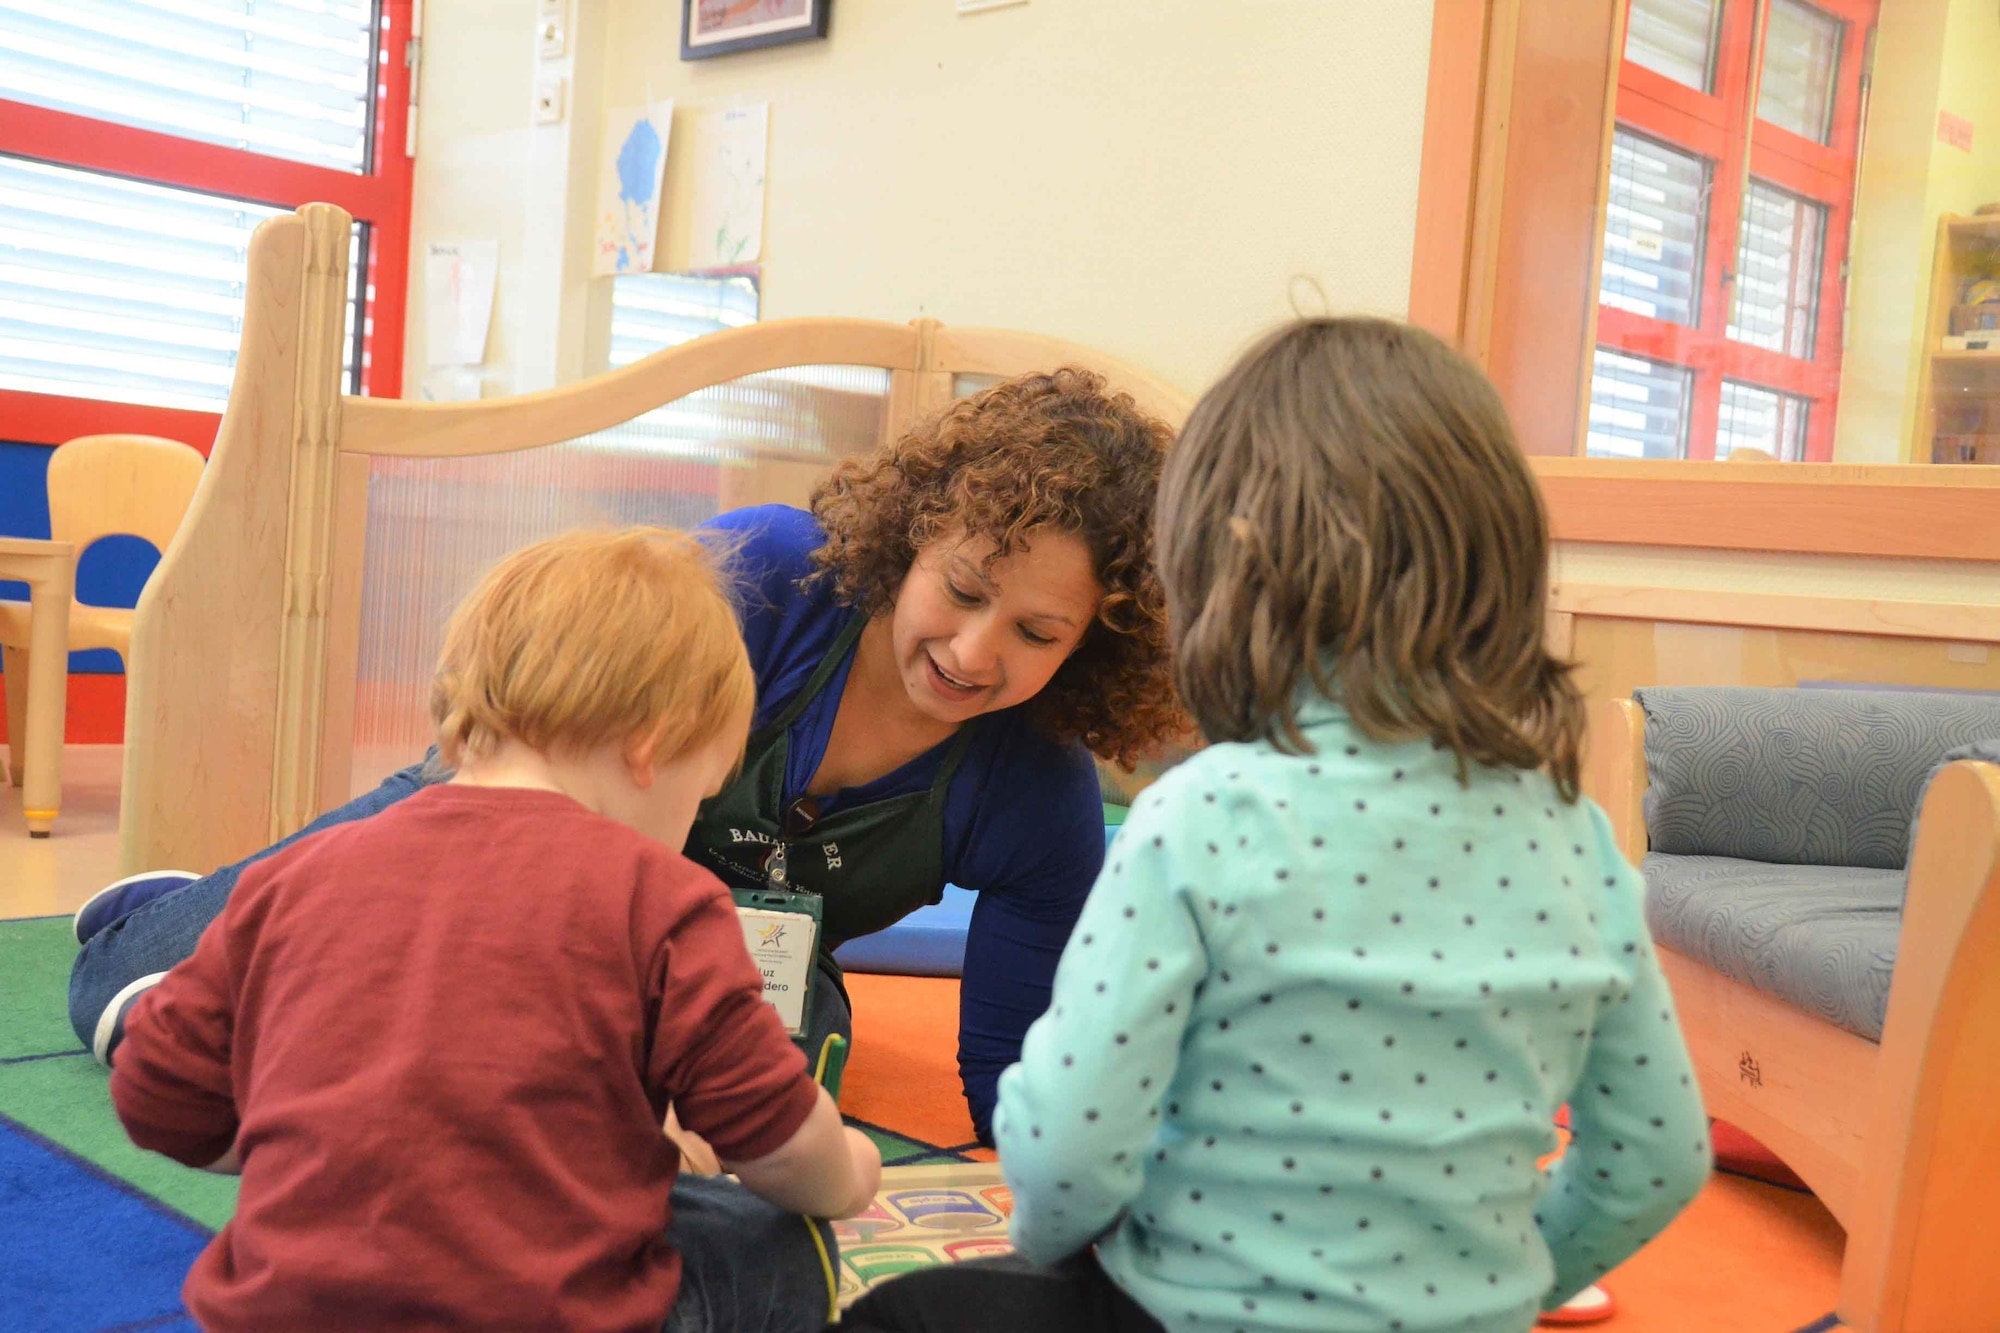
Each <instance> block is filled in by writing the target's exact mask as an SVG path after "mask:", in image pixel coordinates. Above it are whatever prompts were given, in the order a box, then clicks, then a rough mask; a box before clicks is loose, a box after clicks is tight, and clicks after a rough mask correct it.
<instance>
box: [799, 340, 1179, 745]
mask: <svg viewBox="0 0 2000 1333" xmlns="http://www.w3.org/2000/svg"><path fill="white" fill-rule="evenodd" d="M1172 439H1173V431H1172V429H1171V428H1170V427H1169V426H1168V425H1167V424H1166V423H1165V422H1163V421H1159V420H1157V419H1155V418H1153V417H1149V416H1147V415H1146V414H1145V413H1143V412H1141V411H1140V410H1139V408H1138V405H1137V404H1135V403H1134V402H1133V401H1132V398H1131V395H1129V394H1122V393H1120V394H1114V393H1111V392H1109V391H1108V390H1107V389H1106V387H1105V383H1104V378H1103V377H1102V376H1101V375H1096V374H1093V373H1092V372H1090V371H1088V370H1080V369H1077V368H1075V367H1064V368H1062V369H1060V370H1055V371H1051V372H1048V373H1036V374H1029V375H1021V376H1017V377H1016V378H1014V379H1011V380H1006V381H1004V382H1002V383H1000V384H996V385H994V386H993V387H991V388H989V389H985V390H982V391H980V392H979V393H975V394H973V395H971V396H970V397H968V398H963V399H960V400H959V401H958V402H956V403H953V404H952V405H951V406H950V407H948V408H946V409H945V410H944V411H943V412H942V413H940V414H938V415H937V416H935V417H932V418H930V419H928V420H926V421H922V422H919V423H917V424H916V425H915V426H912V427H911V428H910V429H909V431H908V432H907V433H905V434H904V435H903V437H902V438H901V439H899V440H896V441H895V442H894V443H891V444H887V445H884V446H883V447H881V448H879V449H876V450H874V451H873V452H871V453H867V454H860V455H856V456H854V457H852V458H847V459H844V460H842V461H841V463H840V465H839V466H838V467H837V468H835V469H834V473H833V476H832V477H830V478H829V479H828V480H826V481H825V482H823V483H821V484H820V486H819V487H818V488H816V489H815V490H814V491H813V497H812V512H813V516H814V517H815V518H817V519H818V520H819V524H820V526H821V527H822V528H823V529H825V531H826V545H824V546H822V547H820V548H819V550H817V551H815V552H814V553H813V563H814V564H815V565H816V566H817V567H818V568H817V570H816V572H815V573H814V574H813V576H812V577H813V578H815V579H821V578H825V579H831V580H832V581H833V587H834V596H835V597H836V598H837V599H838V600H839V601H841V602H842V603H844V604H846V605H849V606H854V607H858V608H860V609H861V610H863V611H866V612H868V613H869V614H871V615H873V614H876V613H879V612H881V611H885V610H887V609H888V608H889V607H890V606H891V605H893V604H894V603H895V600H896V594H897V591H898V590H899V589H900V588H901V587H902V586H903V579H904V578H905V576H907V575H908V574H909V572H910V567H911V565H912V564H914V563H915V561H916V558H917V553H918V552H919V551H921V550H922V549H923V548H924V547H926V546H928V545H929V544H930V543H931V542H933V541H935V540H937V539H938V538H939V537H940V536H942V535H944V534H946V533H949V532H956V531H962V532H963V533H964V534H965V535H966V536H968V537H985V538H988V539H990V540H991V541H992V542H993V543H994V551H993V554H992V556H991V557H989V563H990V561H991V560H998V559H1001V558H1002V557H1005V556H1007V555H1009V554H1011V553H1012V552H1013V551H1014V550H1015V549H1016V548H1018V547H1020V546H1021V545H1023V544H1024V543H1025V542H1027V541H1029V540H1032V538H1033V535H1034V534H1035V533H1036V532H1037V531H1039V530H1041V529H1043V528H1049V529H1052V530H1054V531H1057V532H1067V533H1072V534H1074V535H1076V536H1078V537H1080V538H1081V539H1082V540H1083V542H1084V544H1085V545H1086V546H1087V547H1088V548H1089V549H1090V558H1091V565H1092V568H1093V571H1094V572H1095V573H1096V575H1097V581H1098V584H1099V585H1100V586H1101V587H1102V588H1103V589H1104V600H1103V601H1102V602H1101V603H1100V604H1099V606H1098V608H1097V618H1096V620H1095V621H1094V622H1093V623H1092V624H1091V626H1090V628H1089V630H1088V631H1087V632H1086V633H1085V634H1084V637H1083V641H1082V642H1081V643H1080V644H1078V646H1077V649H1076V651H1075V652H1074V653H1072V654H1071V655H1070V657H1069V659H1068V660H1067V661H1065V662H1064V663H1063V664H1062V666H1061V667H1060V668H1058V669H1057V671H1056V674H1055V676H1054V677H1053V678H1052V679H1051V680H1050V681H1049V683H1048V684H1047V685H1046V686H1044V687H1043V689H1042V691H1041V692H1040V693H1039V694H1037V695H1036V696H1035V698H1034V699H1033V701H1032V702H1031V703H1030V704H1029V707H1030V708H1031V709H1032V713H1031V716H1032V717H1033V719H1034V721H1035V723H1036V725H1037V726H1038V727H1039V728H1040V730H1041V731H1042V732H1043V733H1044V734H1046V735H1048V736H1049V737H1050V738H1051V739H1053V740H1056V741H1058V742H1060V743H1065V744H1066V743H1068V742H1070V741H1081V742H1082V743H1083V745H1084V746H1085V748H1087V749H1088V750H1090V752H1091V753H1092V754H1095V755H1097V756H1098V757H1099V758H1101V759H1106V760H1110V761H1111V762H1113V763H1118V764H1123V765H1127V766H1130V765H1131V764H1133V763H1134V762H1136V761H1137V760H1138V759H1139V758H1140V757H1141V756H1142V755H1144V754H1146V753H1147V752H1148V751H1150V750H1151V749H1153V748H1154V747H1155V746H1156V745H1158V744H1159V743H1160V742H1162V741H1165V740H1168V739H1170V738H1173V737H1177V736H1180V735H1182V734H1184V733H1185V731H1186V730H1187V728H1188V726H1189V722H1188V719H1187V716H1186V715H1185V714H1184V713H1183V712H1182V711H1181V709H1180V705H1179V703H1178V702H1177V700H1176V698H1175V695H1174V685H1173V668H1172V664H1171V662H1170V660H1169V657H1168V650H1167V611H1166V595H1165V593H1164V592H1162V590H1161V588H1160V580H1159V575H1158V573H1157V571H1156V570H1155V569H1154V567H1153V555H1152V531H1153V502H1154V497H1155V493H1156V491H1157V490H1158V487H1159V480H1160V469H1161V466H1162V461H1163V459H1164V457H1165V453H1166V448H1167V445H1168V444H1169V443H1170V442H1171V441H1172Z"/></svg>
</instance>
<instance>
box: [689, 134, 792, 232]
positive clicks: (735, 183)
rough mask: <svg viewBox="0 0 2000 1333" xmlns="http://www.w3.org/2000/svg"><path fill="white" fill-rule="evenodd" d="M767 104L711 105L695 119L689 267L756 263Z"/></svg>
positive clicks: (761, 217)
mask: <svg viewBox="0 0 2000 1333" xmlns="http://www.w3.org/2000/svg"><path fill="white" fill-rule="evenodd" d="M770 123H771V106H770V103H768V102H759V103H757V104H756V105H755V106H745V107H732V108H730V109H729V110H727V111H711V112H708V113H707V114H705V115H703V116H702V117H701V118H700V119H698V120H696V121H695V124H694V152H695V164H694V171H695V177H694V197H693V199H692V201H691V202H690V205H689V214H690V224H691V227H692V237H691V240H690V241H689V245H688V267H689V268H692V269H709V268H728V267H729V266H731V265H733V264H754V263H756V262H757V259H758V257H759V256H760V255H762V254H763V251H764V149H765V144H766V142H767V139H768V135H769V130H770Z"/></svg>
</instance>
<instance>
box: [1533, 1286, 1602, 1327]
mask: <svg viewBox="0 0 2000 1333" xmlns="http://www.w3.org/2000/svg"><path fill="white" fill-rule="evenodd" d="M1617 1313H1618V1302H1617V1301H1616V1300H1615V1299H1613V1298H1612V1295H1611V1293H1610V1292H1608V1291H1606V1290H1605V1289H1604V1288H1602V1287H1599V1286H1589V1287H1585V1288H1584V1289H1583V1290H1582V1291H1579V1292H1578V1293H1577V1294H1576V1295H1574V1296H1572V1297H1570V1298H1569V1299H1568V1300H1567V1301H1564V1302H1563V1303H1562V1304H1561V1305H1559V1306H1557V1307H1556V1308H1555V1309H1553V1310H1544V1311H1542V1317H1541V1319H1540V1320H1538V1321H1537V1322H1539V1323H1540V1324H1541V1326H1542V1327H1544V1328H1573V1327H1575V1326H1576V1325H1579V1324H1601V1323H1603V1322H1604V1321H1605V1320H1607V1319H1609V1318H1611V1316H1612V1315H1615V1314H1617Z"/></svg>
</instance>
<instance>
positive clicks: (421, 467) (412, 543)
mask: <svg viewBox="0 0 2000 1333" xmlns="http://www.w3.org/2000/svg"><path fill="white" fill-rule="evenodd" d="M888 395H889V372H888V371H886V370H880V369H877V368H875V367H871V366H798V367H792V368H789V369H786V370H778V371H772V372H769V373H767V374H762V375H750V376H746V377H745V378H743V379H739V380H732V381H730V382H729V383H727V384H720V385H716V386H715V387H713V388H709V389H703V390H700V391H698V392H696V393H692V394H689V395H688V396H687V397H685V398H681V399H678V400H676V401H675V402H672V403H669V404H667V405H666V406H665V407H662V408H659V409H656V410H655V411H652V412H648V413H646V414H645V415H644V416H641V417H636V418H634V419H633V420H631V421H627V422H625V423H623V424H621V425H618V426H614V427H612V428H611V429H609V430H603V431H598V432H596V433H594V434H591V435H585V436H581V437H579V438H576V439H572V440H565V441H563V442H562V443H560V444H552V445H547V446H544V447H542V448H539V449H526V450H521V451H519V452H516V453H509V454H489V455H484V456H480V457H473V458H376V459H372V460H370V467H369V478H368V549H367V553H366V556H365V559H364V562H363V572H362V592H361V648H360V662H359V669H358V671H357V679H356V686H355V688H356V699H355V710H354V750H355V753H354V764H353V781H352V790H353V792H354V793H355V794H359V793H360V792H363V791H366V790H368V789H369V788H371V787H373V786H374V785H375V784H376V783H378V782H380V781H381V780H382V778H383V777H385V776H386V775H388V774H389V773H392V772H394V771H395V770H396V769H398V768H401V767H403V766H405V765H407V764H411V763H414V762H416V761H417V760H418V759H420V758H421V757H422V756H423V753H424V750H425V748H426V747H427V746H428V745H429V744H430V739H431V729H430V721H429V716H428V707H429V699H430V685H431V676H432V673H433V671H434V670H435V668H436V665H437V656H438V652H439V649H440V648H441V646H442V644H443V638H444V626H445V622H446V620H447V619H449V618H450V615H451V612H452V609H453V608H454V607H455V606H456V605H457V604H458V601H459V599H460V598H462V597H463V596H464V595H465V594H466V593H467V592H468V591H470V590H471V588H472V586H473V585H474V584H475V583H477V582H478V580H479V578H480V576H481V575H482V574H483V573H485V571H486V570H487V569H488V568H489V567H491V566H492V564H493V563H494V562H495V561H497V560H499V559H500V558H501V557H502V556H504V555H506V554H507V553H508V552H510V551H514V550H518V549H519V548H521V547H523V546H526V545H528V544H530V543H532V542H536V541H540V540H541V539H543V538H545V537H551V536H554V535H555V534H557V533H560V532H567V531H571V530H574V529H578V528H601V527H624V526H628V525H632V524H649V525H655V526H659V527H671V528H690V527H693V526H695V525H696V524H698V523H701V522H703V521H705V520H707V519H710V518H713V517H714V516H715V515H716V514H717V513H720V512H722V511H723V510H725V509H729V508H734V507H737V506H738V505H740V504H743V503H754V502H758V501H762V500H772V499H785V500H791V501H792V502H794V503H802V502H803V500H804V498H805V495H804V492H805V490H806V489H807V482H808V480H809V479H811V478H816V477H817V476H819V475H822V474H823V473H824V472H825V471H826V470H827V469H828V468H830V467H831V466H832V464H833V462H834V461H835V460H836V459H837V458H839V457H840V456H842V455H844V454H850V453H855V452H858V451H861V450H865V449H870V448H873V447H874V446H875V444H876V443H877V442H878V441H879V440H880V439H881V435H882V430H883V422H884V417H885V415H886V411H887V405H888Z"/></svg>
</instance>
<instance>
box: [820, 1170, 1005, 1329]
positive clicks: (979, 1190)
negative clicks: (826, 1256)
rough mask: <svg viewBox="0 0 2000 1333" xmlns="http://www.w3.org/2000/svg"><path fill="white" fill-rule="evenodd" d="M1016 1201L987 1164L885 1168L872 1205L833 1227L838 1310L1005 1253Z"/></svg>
mask: <svg viewBox="0 0 2000 1333" xmlns="http://www.w3.org/2000/svg"><path fill="white" fill-rule="evenodd" d="M1013 1211H1014V1196H1013V1193H1012V1192H1011V1191H1010V1190H1009V1189H1008V1188H1007V1186H1006V1184H1005V1183H1004V1182H1003V1181H1002V1180H1001V1177H1000V1168H999V1166H998V1165H997V1164H995V1163H992V1162H951V1163H947V1164H944V1165H941V1166H890V1167H884V1168H883V1169H882V1188H881V1190H880V1191H879V1192H878V1193H877V1194H876V1195H875V1203H874V1205H873V1206H872V1207H870V1208H869V1209H868V1211H867V1212H865V1213H862V1214H861V1215H860V1216H858V1217H851V1218H849V1219H847V1220H846V1221H845V1222H836V1223H834V1224H833V1232H834V1235H835V1236H836V1237H837V1238H838V1239H839V1241H840V1304H841V1308H842V1309H845V1308H846V1307H847V1306H848V1305H850V1304H852V1303H853V1302H854V1301H855V1300H856V1299H857V1298H858V1297H859V1296H860V1295H861V1294H862V1293H863V1292H865V1291H867V1290H868V1289H869V1288H870V1287H872V1286H875V1285H876V1284H877V1283H880V1282H884V1281H887V1280H888V1279H889V1278H892V1277H894V1276H896V1275H897V1274H898V1273H909V1272H913V1271H915V1270H917V1269H920V1268H932V1267H935V1266H937V1265H938V1264H950V1263H957V1262H959V1261H960V1260H962V1259H977V1258H980V1257H982V1256H985V1255H989V1254H1010V1253H1012V1252H1013V1249H1014V1247H1013V1246H1012V1245H1010V1244H1008V1243H1007V1218H1008V1216H1009V1215H1010V1214H1011V1213H1012V1212H1013Z"/></svg>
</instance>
